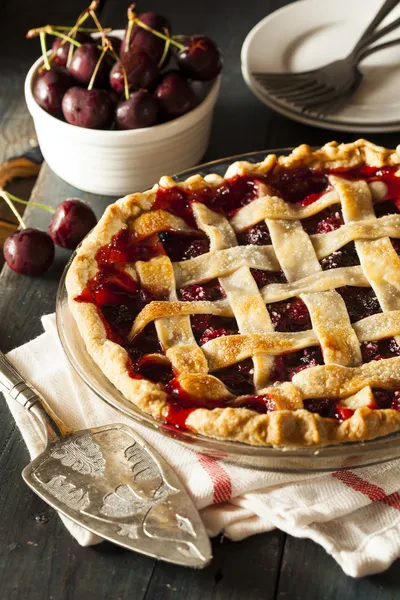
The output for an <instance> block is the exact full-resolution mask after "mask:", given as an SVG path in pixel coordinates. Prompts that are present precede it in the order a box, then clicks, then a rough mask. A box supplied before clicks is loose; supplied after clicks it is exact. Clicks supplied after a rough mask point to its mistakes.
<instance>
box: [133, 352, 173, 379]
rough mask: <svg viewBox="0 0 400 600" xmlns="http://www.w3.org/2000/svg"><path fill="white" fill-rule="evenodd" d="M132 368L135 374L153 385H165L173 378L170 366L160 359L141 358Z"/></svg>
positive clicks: (152, 357) (151, 357) (153, 357)
mask: <svg viewBox="0 0 400 600" xmlns="http://www.w3.org/2000/svg"><path fill="white" fill-rule="evenodd" d="M132 366H133V370H134V372H135V373H138V374H139V375H141V376H142V377H144V378H145V379H149V380H150V381H153V382H154V383H163V384H167V383H168V382H169V381H171V379H172V378H173V377H174V373H173V371H172V366H171V364H170V363H168V362H166V361H165V360H163V359H162V358H161V357H160V359H157V358H156V357H155V356H142V357H141V358H139V359H138V360H137V361H136V363H135V364H134V365H132Z"/></svg>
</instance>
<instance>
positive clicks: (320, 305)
mask: <svg viewBox="0 0 400 600" xmlns="http://www.w3.org/2000/svg"><path fill="white" fill-rule="evenodd" d="M266 223H267V225H268V229H269V232H270V234H271V238H272V243H273V246H274V248H275V252H276V255H277V257H278V260H279V262H280V264H281V267H282V270H283V272H284V273H285V275H286V279H287V280H288V281H289V283H292V284H294V285H296V282H297V281H298V280H299V279H302V278H305V277H311V276H312V275H315V276H316V279H317V280H318V278H319V277H320V276H321V274H322V267H321V265H320V264H319V262H318V258H317V256H316V254H315V252H314V248H313V246H312V244H311V240H310V237H309V235H308V234H307V233H306V232H305V231H304V229H303V227H302V224H301V222H300V221H285V220H281V221H275V220H272V219H267V220H266ZM300 298H301V299H302V300H303V301H304V303H305V304H306V306H307V308H308V310H309V313H310V317H311V322H312V325H313V329H314V331H315V334H316V336H317V338H318V340H319V343H320V345H321V349H322V353H323V356H324V362H325V364H332V363H335V364H340V365H346V366H355V365H359V364H360V363H361V352H360V345H359V343H358V340H357V337H356V335H355V333H354V331H353V328H352V327H351V323H350V320H349V314H348V312H347V308H346V305H345V303H344V301H343V299H342V297H341V296H340V295H339V294H338V293H337V292H336V291H335V290H329V291H322V292H311V293H303V294H300Z"/></svg>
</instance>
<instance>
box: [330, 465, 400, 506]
mask: <svg viewBox="0 0 400 600" xmlns="http://www.w3.org/2000/svg"><path fill="white" fill-rule="evenodd" d="M332 477H335V478H336V479H339V480H340V481H341V482H342V483H344V484H345V485H347V486H348V487H350V488H351V489H353V490H355V491H356V492H361V493H362V494H364V496H367V497H368V498H369V499H370V500H371V502H383V503H384V504H386V505H387V506H391V507H392V508H395V509H397V510H400V492H393V493H392V494H386V492H385V490H384V489H383V488H381V487H379V485H375V484H374V483H370V482H369V481H365V479H361V477H359V476H358V475H356V474H355V473H353V471H336V472H335V473H332Z"/></svg>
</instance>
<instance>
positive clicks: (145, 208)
mask: <svg viewBox="0 0 400 600" xmlns="http://www.w3.org/2000/svg"><path fill="white" fill-rule="evenodd" d="M363 164H366V165H370V166H372V167H385V166H394V165H400V147H398V149H397V150H396V151H392V150H387V149H385V148H380V147H377V146H375V145H373V144H371V143H369V142H366V141H364V140H359V141H357V142H354V143H351V144H342V145H338V144H336V143H335V142H332V143H329V144H326V145H325V146H324V147H322V148H321V149H319V150H315V151H314V150H312V149H311V148H310V147H309V146H306V145H302V146H300V147H298V148H296V149H295V150H294V151H293V152H292V153H291V154H290V155H289V156H285V157H279V158H277V157H276V156H274V155H269V156H267V157H266V158H265V160H264V161H263V162H261V163H258V164H250V163H247V162H236V163H234V164H232V165H231V166H230V167H229V169H228V171H227V173H226V175H225V177H226V178H228V179H229V178H232V177H233V176H235V175H240V176H243V175H252V176H262V177H265V176H266V175H268V173H270V172H271V171H272V170H274V169H279V168H286V169H292V168H293V169H295V168H297V167H298V166H299V165H307V166H309V167H312V168H315V169H327V168H329V169H340V168H344V169H350V168H353V167H356V166H358V165H363ZM399 175H400V170H399ZM221 182H223V179H222V178H221V177H220V176H217V175H208V176H207V177H206V178H205V179H203V178H202V177H201V176H200V175H196V176H194V177H190V178H189V179H187V180H186V181H184V182H182V183H179V184H176V182H175V181H173V180H172V179H170V178H169V177H163V178H162V179H161V180H160V183H159V185H160V186H162V187H163V188H168V187H174V186H176V185H178V186H181V187H182V188H185V189H190V190H199V189H201V188H203V187H205V186H207V187H210V186H211V187H212V186H218V185H220V184H221ZM329 182H330V184H331V185H330V189H329V190H328V191H327V192H326V193H324V194H323V195H321V197H320V198H319V199H318V200H316V201H315V202H313V203H311V204H308V205H300V204H289V203H288V202H286V201H285V200H284V199H283V198H280V197H277V196H274V195H270V194H269V192H270V190H269V188H268V185H267V184H263V185H260V186H259V194H258V197H257V198H256V199H255V200H253V201H252V202H251V203H249V204H247V205H246V206H244V207H242V208H240V209H239V210H238V211H237V212H236V213H235V214H234V215H233V216H232V217H231V218H230V219H229V220H228V218H227V217H226V216H223V215H222V214H219V213H217V212H214V211H213V210H211V209H210V208H208V207H207V206H206V205H204V204H202V203H201V202H194V203H193V204H192V209H193V215H194V217H195V220H196V223H197V226H198V228H199V229H200V230H202V231H203V232H205V234H206V235H207V236H208V238H209V240H210V251H209V253H207V254H202V255H200V256H197V257H196V258H192V259H190V260H186V261H181V262H177V263H172V262H171V260H170V259H169V258H168V256H158V257H155V258H153V259H151V260H149V261H145V262H144V261H138V262H136V263H134V264H130V265H128V266H126V268H125V271H126V272H127V273H129V274H130V275H131V276H132V278H133V279H135V280H140V282H141V284H142V285H145V286H146V288H148V289H151V290H156V291H157V293H159V292H160V291H161V292H162V293H163V294H164V296H166V297H167V298H168V300H166V301H154V302H151V303H149V304H147V305H146V306H145V307H144V309H143V310H142V311H141V312H140V314H139V315H138V316H137V318H136V319H135V322H134V323H133V324H132V330H131V337H132V339H133V338H134V336H135V335H137V334H138V333H140V331H142V330H143V329H144V327H145V326H146V325H147V324H148V323H151V322H154V323H155V325H156V330H157V335H158V338H159V340H160V342H161V343H162V346H163V348H164V350H165V355H166V357H167V358H168V359H169V361H170V362H171V364H172V367H173V369H174V372H175V374H176V376H177V378H178V379H179V383H180V386H181V388H182V389H183V390H184V391H187V392H188V393H189V394H190V395H191V396H192V397H195V398H196V397H197V398H199V399H201V398H202V397H203V396H206V397H207V398H215V399H216V400H218V399H221V398H229V397H231V396H232V394H230V392H229V391H228V390H227V388H226V387H225V385H224V384H223V383H222V381H220V380H219V379H218V378H217V377H214V376H213V375H212V373H213V372H214V371H217V370H218V369H222V368H224V367H228V366H229V365H233V364H235V363H237V362H238V361H240V360H243V359H246V358H249V357H251V359H252V360H253V364H254V387H255V393H256V394H268V395H269V396H270V397H271V398H272V399H273V401H274V406H275V410H272V411H270V412H267V413H265V414H259V413H257V412H255V411H254V410H251V409H249V408H243V407H238V406H235V398H232V402H231V404H230V405H229V406H226V407H223V408H215V409H212V410H211V409H210V408H197V409H195V410H193V411H192V412H191V413H190V414H189V416H188V418H187V421H186V425H187V427H188V428H190V429H191V430H193V431H195V432H198V433H200V434H203V435H206V436H211V437H216V438H223V439H229V440H235V441H238V442H245V443H248V444H254V445H284V446H305V445H307V446H311V445H324V444H330V443H337V442H344V441H355V440H364V439H367V438H373V437H376V436H381V435H386V434H389V433H391V432H393V431H395V430H397V429H399V428H400V413H399V412H398V411H396V410H392V409H379V408H371V406H372V405H373V403H374V395H373V391H372V389H373V388H383V389H396V388H398V389H400V357H394V358H386V359H383V360H373V361H371V362H368V363H365V364H363V362H362V357H361V352H360V343H361V342H363V341H368V340H379V339H383V338H388V337H396V336H399V338H398V339H399V340H400V258H399V256H398V255H397V253H396V252H395V250H394V248H393V246H392V243H391V241H390V239H389V238H390V237H391V238H396V237H397V238H399V237H400V215H396V214H391V215H386V216H383V217H381V218H377V217H376V216H375V211H374V206H373V199H374V198H375V197H379V195H382V194H384V193H385V190H384V189H383V188H384V184H380V183H379V182H378V183H375V185H374V184H370V185H369V184H368V183H367V182H366V181H364V180H362V179H357V180H352V179H348V178H346V177H344V176H341V175H340V173H339V174H337V173H336V174H330V175H329ZM382 186H383V188H382ZM157 190H158V185H155V186H154V187H153V188H152V189H151V190H149V191H146V192H144V193H136V194H132V195H129V196H126V197H125V198H122V199H120V200H118V201H117V202H116V203H115V204H112V205H111V206H109V207H108V208H107V209H106V211H105V213H104V215H103V217H102V218H101V220H100V221H99V223H98V225H97V226H96V227H95V229H94V230H93V231H92V232H91V233H90V234H89V236H88V237H87V238H86V239H85V240H84V242H83V243H82V245H81V247H80V248H79V249H78V251H77V254H76V257H75V259H74V261H73V262H72V265H71V268H70V269H69V272H68V276H67V289H68V295H69V307H70V309H71V311H72V314H73V315H74V317H75V320H76V322H77V324H78V327H79V331H80V333H81V335H82V338H83V340H84V342H85V344H86V347H87V350H88V352H89V353H90V355H91V356H92V358H93V359H94V360H95V361H96V363H97V364H98V365H99V366H100V368H101V369H102V370H103V372H104V373H105V374H106V376H107V377H108V378H109V379H110V381H111V382H112V383H113V384H114V385H115V386H116V387H117V388H118V389H119V390H120V391H121V392H122V394H124V396H125V397H126V398H127V399H129V400H130V401H132V402H133V403H135V404H136V405H137V406H138V407H140V408H141V409H142V410H143V411H146V412H147V413H150V414H151V415H152V416H153V417H154V418H155V419H158V420H163V419H164V418H165V415H166V412H167V410H168V398H167V394H166V392H165V391H164V388H163V386H162V385H160V384H157V383H153V382H151V381H148V380H146V379H134V378H132V377H131V376H130V375H129V372H128V370H127V366H126V365H127V359H128V355H127V352H126V350H125V349H124V348H123V347H122V346H120V345H118V344H116V343H114V342H113V341H111V340H110V339H108V338H107V332H106V329H105V327H104V324H103V320H102V319H101V317H100V315H99V312H98V309H97V307H96V306H95V304H93V303H90V302H86V303H85V302H77V301H76V300H75V298H76V297H77V296H79V295H80V294H81V293H82V291H83V290H84V289H85V288H86V286H87V284H88V281H89V280H91V278H93V277H95V276H96V273H97V271H98V266H97V262H96V260H95V256H96V253H97V252H98V250H99V249H100V248H101V247H103V246H104V245H105V244H108V243H109V242H110V241H111V239H112V237H113V236H114V235H115V234H117V233H118V232H119V231H120V230H121V229H122V228H126V227H129V229H130V230H131V231H132V232H134V233H135V234H137V235H147V234H150V233H156V232H160V231H164V230H169V229H171V228H172V229H174V230H178V231H183V232H185V231H188V230H190V227H189V225H188V224H187V223H186V222H185V221H184V220H182V219H180V218H179V217H177V216H175V215H173V214H170V213H168V212H167V211H163V210H152V205H153V203H154V200H155V197H156V193H157ZM334 204H338V205H339V204H340V206H341V210H342V214H343V220H344V225H342V226H341V227H340V228H339V229H337V230H335V231H331V232H329V233H326V234H313V235H311V236H310V235H308V234H307V233H306V232H305V230H304V229H303V226H302V223H301V219H305V218H307V217H310V216H312V215H315V214H317V213H319V212H320V211H322V210H324V209H325V208H327V207H329V206H331V205H334ZM262 221H265V223H266V224H267V226H268V229H269V232H270V236H271V239H272V245H268V246H252V245H248V246H239V245H238V243H237V234H238V233H240V232H241V231H244V230H246V229H248V228H249V227H252V226H253V225H256V224H257V223H260V222H262ZM351 241H354V242H355V246H356V251H357V254H358V257H359V261H360V265H359V266H351V267H341V268H337V269H331V270H327V271H323V270H322V268H321V265H320V262H319V261H320V260H321V259H323V258H324V257H326V256H328V255H330V254H331V253H332V252H335V251H336V250H338V249H340V248H342V247H343V246H344V245H345V244H347V243H349V242H351ZM250 268H254V269H260V268H262V269H267V270H271V271H277V270H279V269H282V270H283V272H284V274H285V276H286V280H287V283H272V284H270V285H267V286H265V287H263V288H261V289H258V287H257V285H256V283H255V281H254V278H253V276H252V274H251V272H250ZM213 278H218V280H219V283H220V285H221V286H222V288H223V290H224V292H225V294H226V297H225V298H223V299H222V300H217V301H215V302H209V301H196V302H182V301H179V300H178V296H177V293H176V290H177V289H179V288H181V287H183V286H187V285H190V284H194V283H198V282H201V281H207V280H210V279H213ZM346 285H353V286H354V285H356V286H360V287H372V288H373V290H374V292H375V294H376V296H377V298H378V300H379V304H380V307H381V309H382V311H383V312H381V313H379V314H373V315H372V316H369V317H367V318H364V319H362V320H360V321H358V322H355V323H353V324H351V323H350V320H349V316H348V311H347V309H346V305H345V303H344V301H343V299H342V297H341V296H340V295H339V293H338V292H337V291H336V288H338V287H341V286H346ZM294 296H296V297H300V298H301V299H302V300H303V302H304V303H305V304H306V306H307V308H308V311H309V313H310V316H311V321H312V329H310V330H307V331H297V332H285V333H281V332H278V331H274V327H273V324H272V322H271V318H270V315H269V313H268V310H267V308H266V304H267V303H270V302H278V301H281V300H285V299H288V298H293V297H294ZM202 313H205V314H213V315H221V316H224V317H232V316H234V317H235V319H236V321H237V324H238V329H239V332H240V333H239V334H237V335H229V336H221V337H218V338H216V339H212V340H210V341H208V342H207V343H205V344H204V345H202V346H199V345H198V343H197V342H196V340H195V338H194V336H193V333H192V329H191V326H190V317H189V315H193V314H202ZM313 346H314V347H315V346H319V347H320V348H321V350H322V353H323V358H324V363H325V364H324V365H320V366H314V367H311V368H308V369H304V370H302V371H300V372H298V373H297V374H296V375H295V376H294V377H293V379H292V381H290V382H280V383H279V382H278V383H271V382H270V374H271V372H272V370H273V368H274V360H275V359H274V357H275V356H276V355H280V354H283V353H285V352H293V351H296V350H300V349H303V348H307V347H313ZM308 398H336V399H339V400H341V401H342V402H343V405H344V406H347V407H350V408H351V409H352V410H354V414H352V416H351V417H350V418H348V419H345V420H343V421H342V422H340V421H338V420H335V419H332V418H325V417H321V416H320V415H319V414H317V413H313V412H309V411H308V410H306V409H305V408H304V404H303V402H304V400H306V399H308Z"/></svg>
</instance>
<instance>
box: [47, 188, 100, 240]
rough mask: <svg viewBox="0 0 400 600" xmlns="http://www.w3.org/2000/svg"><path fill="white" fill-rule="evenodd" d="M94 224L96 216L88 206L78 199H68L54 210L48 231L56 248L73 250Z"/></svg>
mask: <svg viewBox="0 0 400 600" xmlns="http://www.w3.org/2000/svg"><path fill="white" fill-rule="evenodd" d="M96 223H97V218H96V215H95V214H94V212H93V210H92V209H91V208H90V206H89V205H88V204H86V203H85V202H83V201H82V200H80V199H79V198H68V199H67V200H64V202H62V203H61V204H59V205H58V207H57V208H56V211H55V213H54V214H53V216H52V218H51V221H50V223H49V229H48V231H49V234H50V236H51V238H52V240H53V241H54V243H55V244H57V246H61V247H62V248H68V249H69V250H74V249H75V248H76V247H77V245H78V244H80V243H81V241H82V240H83V238H84V237H85V236H86V235H87V234H88V233H89V231H90V230H91V229H93V227H94V226H95V225H96Z"/></svg>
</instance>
